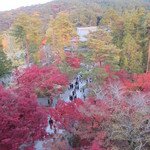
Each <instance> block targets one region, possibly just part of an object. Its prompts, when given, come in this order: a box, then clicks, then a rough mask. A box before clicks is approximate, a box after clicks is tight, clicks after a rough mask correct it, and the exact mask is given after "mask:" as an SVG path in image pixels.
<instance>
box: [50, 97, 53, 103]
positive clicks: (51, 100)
mask: <svg viewBox="0 0 150 150" xmlns="http://www.w3.org/2000/svg"><path fill="white" fill-rule="evenodd" d="M50 103H51V105H53V98H52V97H50Z"/></svg>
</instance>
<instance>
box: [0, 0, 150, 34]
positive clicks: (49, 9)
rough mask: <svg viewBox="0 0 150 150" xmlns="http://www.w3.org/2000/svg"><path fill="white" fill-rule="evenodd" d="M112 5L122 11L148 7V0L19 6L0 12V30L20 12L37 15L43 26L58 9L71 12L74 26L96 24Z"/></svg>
mask: <svg viewBox="0 0 150 150" xmlns="http://www.w3.org/2000/svg"><path fill="white" fill-rule="evenodd" d="M110 7H112V8H113V9H115V10H116V11H117V12H119V13H122V12H124V11H125V10H126V9H127V10H131V9H137V8H139V7H144V8H146V9H148V10H149V9H150V1H149V0H132V1H130V0H122V1H120V0H69V1H67V0H57V1H52V2H49V3H46V4H41V5H35V6H28V7H21V8H18V9H15V10H11V11H6V12H0V31H1V32H2V31H4V30H7V29H8V28H9V27H10V26H11V24H12V23H13V22H14V20H15V18H17V17H18V15H19V14H20V13H26V14H30V15H32V14H35V15H38V16H39V17H40V18H41V19H42V21H43V25H44V27H46V25H47V23H48V22H49V18H50V16H56V14H57V12H58V11H65V12H69V13H70V14H71V16H70V17H71V19H72V22H73V23H75V25H76V26H91V25H97V19H98V20H99V19H101V18H102V16H103V14H104V13H105V12H106V11H107V9H108V8H110Z"/></svg>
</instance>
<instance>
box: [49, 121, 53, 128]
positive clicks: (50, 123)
mask: <svg viewBox="0 0 150 150" xmlns="http://www.w3.org/2000/svg"><path fill="white" fill-rule="evenodd" d="M49 125H50V129H52V126H53V119H52V118H50V119H49Z"/></svg>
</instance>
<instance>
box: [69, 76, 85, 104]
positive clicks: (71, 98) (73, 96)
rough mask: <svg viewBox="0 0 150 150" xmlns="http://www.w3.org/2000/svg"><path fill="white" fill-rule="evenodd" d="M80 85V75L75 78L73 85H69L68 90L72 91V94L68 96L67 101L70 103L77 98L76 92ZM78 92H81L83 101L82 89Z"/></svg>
mask: <svg viewBox="0 0 150 150" xmlns="http://www.w3.org/2000/svg"><path fill="white" fill-rule="evenodd" d="M80 83H81V84H82V75H79V76H77V77H75V83H74V84H73V83H71V84H70V85H69V90H72V92H71V93H70V95H69V100H70V101H72V100H74V99H76V98H77V93H76V91H77V90H80ZM80 92H83V98H84V100H85V93H84V87H83V88H82V90H80Z"/></svg>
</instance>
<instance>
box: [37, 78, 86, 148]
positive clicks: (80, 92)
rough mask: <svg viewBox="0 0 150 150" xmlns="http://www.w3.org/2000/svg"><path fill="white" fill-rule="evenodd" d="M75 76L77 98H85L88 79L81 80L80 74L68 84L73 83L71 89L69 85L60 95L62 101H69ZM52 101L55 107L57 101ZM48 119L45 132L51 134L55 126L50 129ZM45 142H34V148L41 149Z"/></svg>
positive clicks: (60, 131)
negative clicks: (77, 84)
mask: <svg viewBox="0 0 150 150" xmlns="http://www.w3.org/2000/svg"><path fill="white" fill-rule="evenodd" d="M77 78H78V83H79V89H76V96H77V98H80V99H82V100H85V98H86V97H87V95H88V86H87V84H88V83H87V80H88V82H89V79H87V80H83V79H81V80H79V78H80V75H78V76H77V77H76V78H75V79H74V80H73V81H72V83H70V84H73V89H70V85H69V87H68V89H67V90H66V91H65V92H64V93H63V94H61V95H60V99H61V100H62V101H65V102H71V101H70V99H69V96H70V95H72V92H73V91H74V88H75V82H76V80H77ZM84 95H85V98H84ZM53 102H54V103H53V107H55V106H56V105H57V101H56V100H54V101H53ZM49 119H50V118H48V126H47V128H46V132H47V133H49V134H53V133H55V128H54V127H52V129H51V127H50V125H49ZM57 132H59V133H60V134H62V133H63V130H59V131H57ZM46 142H47V141H37V142H36V143H35V148H36V150H41V149H43V144H44V143H46Z"/></svg>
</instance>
